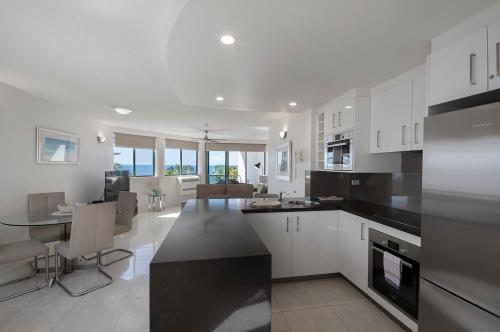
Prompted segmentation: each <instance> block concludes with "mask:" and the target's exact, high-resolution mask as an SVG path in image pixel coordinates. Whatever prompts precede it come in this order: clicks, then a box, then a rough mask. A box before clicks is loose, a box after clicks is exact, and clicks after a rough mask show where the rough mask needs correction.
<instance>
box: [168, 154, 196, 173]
mask: <svg viewBox="0 0 500 332" xmlns="http://www.w3.org/2000/svg"><path fill="white" fill-rule="evenodd" d="M197 173H198V150H184V149H170V148H167V149H165V170H164V174H165V175H193V174H197Z"/></svg>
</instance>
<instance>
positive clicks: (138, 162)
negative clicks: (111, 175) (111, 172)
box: [113, 147, 155, 176]
mask: <svg viewBox="0 0 500 332" xmlns="http://www.w3.org/2000/svg"><path fill="white" fill-rule="evenodd" d="M113 154H114V169H115V171H129V173H130V176H154V173H155V172H154V164H155V151H154V150H152V149H134V148H122V147H115V148H114V150H113Z"/></svg>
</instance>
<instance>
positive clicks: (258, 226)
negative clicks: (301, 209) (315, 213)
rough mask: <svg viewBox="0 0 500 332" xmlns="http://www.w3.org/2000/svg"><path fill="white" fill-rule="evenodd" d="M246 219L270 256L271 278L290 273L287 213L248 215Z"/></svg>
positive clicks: (289, 239) (289, 231)
mask: <svg viewBox="0 0 500 332" xmlns="http://www.w3.org/2000/svg"><path fill="white" fill-rule="evenodd" d="M246 218H247V220H248V222H250V225H252V227H253V229H254V230H255V232H256V233H257V234H258V235H259V237H260V239H261V240H262V242H264V244H265V245H266V247H267V249H268V250H269V251H270V252H271V255H272V259H271V260H272V265H271V266H272V277H273V278H285V277H290V275H291V273H292V246H291V239H292V233H291V214H290V213H287V212H273V213H248V214H246Z"/></svg>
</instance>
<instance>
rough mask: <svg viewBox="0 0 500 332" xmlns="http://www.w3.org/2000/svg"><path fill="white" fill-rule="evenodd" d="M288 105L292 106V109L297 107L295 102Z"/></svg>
mask: <svg viewBox="0 0 500 332" xmlns="http://www.w3.org/2000/svg"><path fill="white" fill-rule="evenodd" d="M288 105H290V106H291V107H295V106H297V103H296V102H294V101H292V102H291V103H289V104H288Z"/></svg>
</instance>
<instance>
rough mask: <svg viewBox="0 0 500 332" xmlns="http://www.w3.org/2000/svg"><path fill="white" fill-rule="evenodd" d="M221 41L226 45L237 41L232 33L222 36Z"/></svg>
mask: <svg viewBox="0 0 500 332" xmlns="http://www.w3.org/2000/svg"><path fill="white" fill-rule="evenodd" d="M220 42H221V43H222V44H225V45H233V44H234V42H235V39H234V37H233V36H231V35H224V36H222V37H220Z"/></svg>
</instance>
